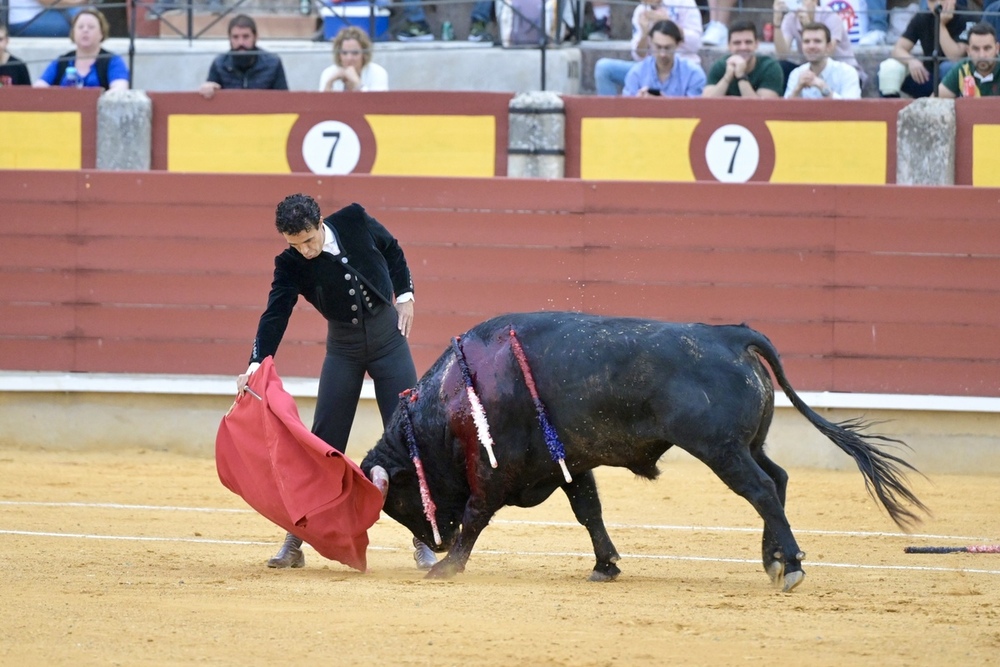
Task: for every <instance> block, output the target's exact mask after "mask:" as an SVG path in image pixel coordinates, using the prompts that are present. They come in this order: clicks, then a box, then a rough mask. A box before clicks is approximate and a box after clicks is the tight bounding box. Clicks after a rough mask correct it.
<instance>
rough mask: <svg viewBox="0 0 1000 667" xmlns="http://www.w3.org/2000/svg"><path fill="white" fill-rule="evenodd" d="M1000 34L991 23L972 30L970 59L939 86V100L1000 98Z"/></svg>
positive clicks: (946, 76) (970, 35)
mask: <svg viewBox="0 0 1000 667" xmlns="http://www.w3.org/2000/svg"><path fill="white" fill-rule="evenodd" d="M998 49H1000V46H998V45H997V33H996V30H995V29H994V28H993V26H992V25H990V24H989V23H977V24H976V25H974V26H973V27H972V28H971V29H970V30H969V57H968V58H966V59H965V60H963V61H961V62H960V63H958V65H956V66H955V67H953V68H952V69H951V70H950V71H949V72H948V74H946V75H945V77H944V80H942V81H941V84H940V85H939V86H938V97H948V98H953V97H997V96H1000V63H997V51H998Z"/></svg>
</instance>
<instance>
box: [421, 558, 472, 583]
mask: <svg viewBox="0 0 1000 667" xmlns="http://www.w3.org/2000/svg"><path fill="white" fill-rule="evenodd" d="M463 569H464V568H461V567H459V566H458V565H456V564H455V563H452V562H450V561H449V560H447V559H445V560H441V561H438V562H437V563H436V564H435V565H434V567H432V568H431V569H430V570H428V572H427V576H426V577H425V578H426V579H451V578H452V577H454V576H455V575H456V574H458V573H459V572H461V571H462V570H463Z"/></svg>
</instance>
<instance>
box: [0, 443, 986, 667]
mask: <svg viewBox="0 0 1000 667" xmlns="http://www.w3.org/2000/svg"><path fill="white" fill-rule="evenodd" d="M831 446H832V445H831ZM351 454H352V455H353V456H356V457H358V458H360V455H361V454H362V453H361V452H351ZM662 468H663V470H664V474H663V475H662V477H661V478H660V480H658V481H657V482H652V483H650V482H645V481H641V480H636V479H634V478H633V477H632V475H631V474H630V473H628V472H627V471H622V470H610V469H604V470H599V471H598V483H599V484H600V488H601V491H602V494H603V499H604V508H605V520H606V521H607V522H608V524H609V530H610V532H611V535H612V538H613V539H614V540H615V543H616V545H617V547H618V550H619V552H621V554H622V555H623V559H622V562H621V563H620V566H621V567H622V571H623V574H622V576H621V578H620V579H619V580H618V581H617V582H614V583H610V584H594V583H590V582H588V581H586V577H587V575H588V574H589V572H590V569H591V567H592V565H593V556H592V553H591V551H590V543H589V540H588V538H587V534H586V531H584V529H583V528H582V527H580V526H578V525H576V524H575V523H574V522H573V518H572V515H571V513H570V510H569V506H568V503H567V501H566V500H565V497H564V496H561V495H559V496H554V497H553V498H552V499H550V500H549V501H548V502H546V503H545V504H544V505H542V506H540V507H537V508H534V509H530V510H520V509H512V508H511V509H506V510H504V511H503V512H501V513H500V515H499V516H498V517H497V519H496V520H495V521H494V524H493V525H492V526H490V528H488V529H487V530H486V531H485V533H484V534H483V537H482V538H481V539H480V541H479V544H478V545H477V549H476V551H474V552H473V555H472V559H471V560H470V562H469V566H468V570H467V572H466V573H465V574H464V575H460V576H459V577H458V578H456V579H454V580H451V581H447V582H441V581H427V580H424V579H423V578H422V574H421V573H419V572H417V571H416V570H415V569H414V567H413V565H412V560H411V555H410V552H411V550H410V549H409V548H407V546H408V544H409V537H408V535H407V533H406V532H405V531H404V529H403V528H402V527H400V526H399V525H397V524H395V523H394V522H392V521H391V520H390V519H388V518H383V519H382V520H381V521H380V522H379V523H378V524H376V525H375V526H374V528H373V529H372V530H371V533H370V536H371V542H372V545H371V548H370V551H369V565H370V570H371V571H370V573H369V574H360V573H358V572H355V571H352V570H349V569H348V568H346V567H344V566H342V565H340V564H339V563H335V562H331V561H326V560H324V559H322V558H320V557H319V556H317V555H316V553H315V552H313V551H311V550H309V551H307V554H306V567H305V568H304V569H302V570H292V571H277V570H269V569H267V568H266V567H264V561H265V560H266V559H267V558H268V557H269V556H270V555H271V554H272V553H273V552H274V550H275V546H276V544H277V542H278V540H279V539H280V537H281V536H282V533H281V531H280V530H278V529H276V528H275V527H273V526H272V525H271V524H269V523H268V522H267V521H266V520H265V519H263V518H261V517H260V516H258V515H256V514H255V513H253V512H252V511H251V510H249V509H248V508H247V507H246V505H245V504H244V503H243V501H242V500H241V499H240V498H238V497H236V496H234V495H232V494H231V493H230V492H229V491H227V490H226V489H225V488H223V487H222V485H221V484H220V483H219V481H218V478H217V477H216V474H215V465H214V461H212V460H206V459H201V458H191V457H185V456H180V455H176V454H171V453H165V452H157V451H131V452H120V453H94V452H87V453H79V452H38V451H19V450H0V554H2V557H3V574H2V579H0V599H2V600H3V604H2V606H0V628H2V631H0V664H4V665H30V664H35V665H40V664H59V665H65V664H73V665H130V666H131V665H171V664H176V665H180V664H184V665H188V664H195V663H199V664H233V665H237V664H238V665H263V664H269V665H295V664H333V665H353V664H370V665H435V666H447V665H504V666H507V665H573V666H578V665H579V666H584V665H623V666H624V665H664V664H671V665H709V664H717V665H745V664H751V665H753V664H760V665H768V666H770V665H782V664H791V665H810V667H817V666H822V665H837V666H838V667H839V666H841V665H901V666H902V665H905V666H906V667H912V666H913V665H931V664H933V665H954V664H959V663H964V664H977V663H978V664H996V663H997V662H998V661H1000V607H998V602H1000V555H990V554H962V553H960V554H948V555H907V554H904V553H903V547H904V546H906V545H908V544H916V545H947V546H957V545H963V544H971V543H976V542H983V541H985V542H990V543H996V542H1000V493H997V491H998V481H1000V480H998V479H997V478H995V477H976V476H961V477H959V476H939V477H935V478H933V479H932V480H930V481H927V480H923V479H919V478H918V479H916V480H914V486H915V488H916V490H917V491H918V495H920V496H921V498H922V499H923V500H924V501H925V502H926V503H927V504H928V505H929V506H930V507H931V508H932V509H933V510H934V517H933V518H931V519H929V520H928V521H927V522H926V523H925V524H924V525H923V526H922V527H921V528H920V529H919V533H920V534H919V535H910V536H906V535H903V534H900V533H899V532H898V531H897V530H896V528H895V526H894V525H893V524H892V523H891V522H890V521H889V520H888V518H887V517H886V516H885V514H884V513H882V512H881V511H880V510H879V509H878V508H877V507H876V506H875V505H874V503H873V502H872V501H871V500H869V499H868V497H867V496H866V495H865V491H864V484H863V481H862V478H861V475H860V473H857V472H854V471H850V472H831V471H817V470H795V469H793V470H790V471H789V472H790V474H791V484H790V487H789V500H788V505H789V511H788V514H789V519H790V520H791V523H792V527H793V528H794V529H795V530H796V536H797V537H798V540H799V543H800V545H801V546H802V548H803V549H804V550H805V551H806V553H807V559H806V579H805V582H804V583H803V584H802V585H801V586H800V587H799V588H798V589H796V590H795V591H794V592H793V593H790V594H784V593H781V592H778V591H776V590H775V589H774V588H772V587H771V584H770V581H769V580H768V578H767V576H766V575H765V574H764V572H763V570H762V568H761V565H760V562H759V556H758V554H759V543H760V537H759V526H760V522H759V519H758V518H757V517H756V516H755V515H754V513H753V510H752V509H751V508H750V506H749V505H747V504H746V503H745V502H744V501H743V500H741V499H739V498H737V497H736V496H734V495H733V494H732V493H731V492H729V491H728V490H727V489H726V488H725V487H723V486H722V484H721V482H719V481H718V480H717V479H716V478H714V477H713V476H712V475H711V473H710V472H709V471H708V470H707V469H705V468H704V467H703V466H701V465H700V464H698V463H696V462H694V461H692V460H691V459H687V458H680V457H677V458H671V459H670V460H665V461H664V462H663V465H662Z"/></svg>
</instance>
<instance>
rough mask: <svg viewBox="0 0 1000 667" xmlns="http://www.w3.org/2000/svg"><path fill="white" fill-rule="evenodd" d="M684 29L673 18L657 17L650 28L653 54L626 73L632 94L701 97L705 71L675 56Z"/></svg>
mask: <svg viewBox="0 0 1000 667" xmlns="http://www.w3.org/2000/svg"><path fill="white" fill-rule="evenodd" d="M683 42H684V33H683V32H681V29H680V28H679V27H677V24H676V23H674V22H673V21H657V22H656V23H654V24H653V27H652V28H650V30H649V55H648V56H646V57H645V58H644V59H642V60H640V61H639V62H637V63H636V64H635V65H633V66H632V69H630V70H629V71H628V74H627V75H626V76H625V89H624V90H623V91H622V94H623V95H625V96H628V97H652V96H663V97H701V91H702V89H704V88H705V73H704V72H703V71H702V70H701V68H700V67H698V66H697V65H692V64H691V63H690V62H689V61H687V60H684V59H683V58H675V57H674V55H675V54H676V52H677V50H678V48H679V47H680V45H681V44H683Z"/></svg>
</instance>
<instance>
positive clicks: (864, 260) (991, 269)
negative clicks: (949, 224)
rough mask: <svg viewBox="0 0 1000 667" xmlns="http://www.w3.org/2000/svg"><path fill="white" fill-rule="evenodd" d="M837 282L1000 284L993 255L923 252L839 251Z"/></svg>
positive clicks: (998, 263) (999, 264) (907, 285)
mask: <svg viewBox="0 0 1000 667" xmlns="http://www.w3.org/2000/svg"><path fill="white" fill-rule="evenodd" d="M835 264H836V275H837V284H838V285H845V286H850V287H871V286H884V287H905V288H920V287H922V288H924V289H927V288H930V287H933V288H934V289H968V290H976V291H982V290H992V289H996V287H997V286H998V285H1000V261H998V259H997V258H996V257H968V256H966V257H956V256H942V255H926V254H877V253H856V252H844V253H838V254H837V259H836V263H835Z"/></svg>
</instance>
